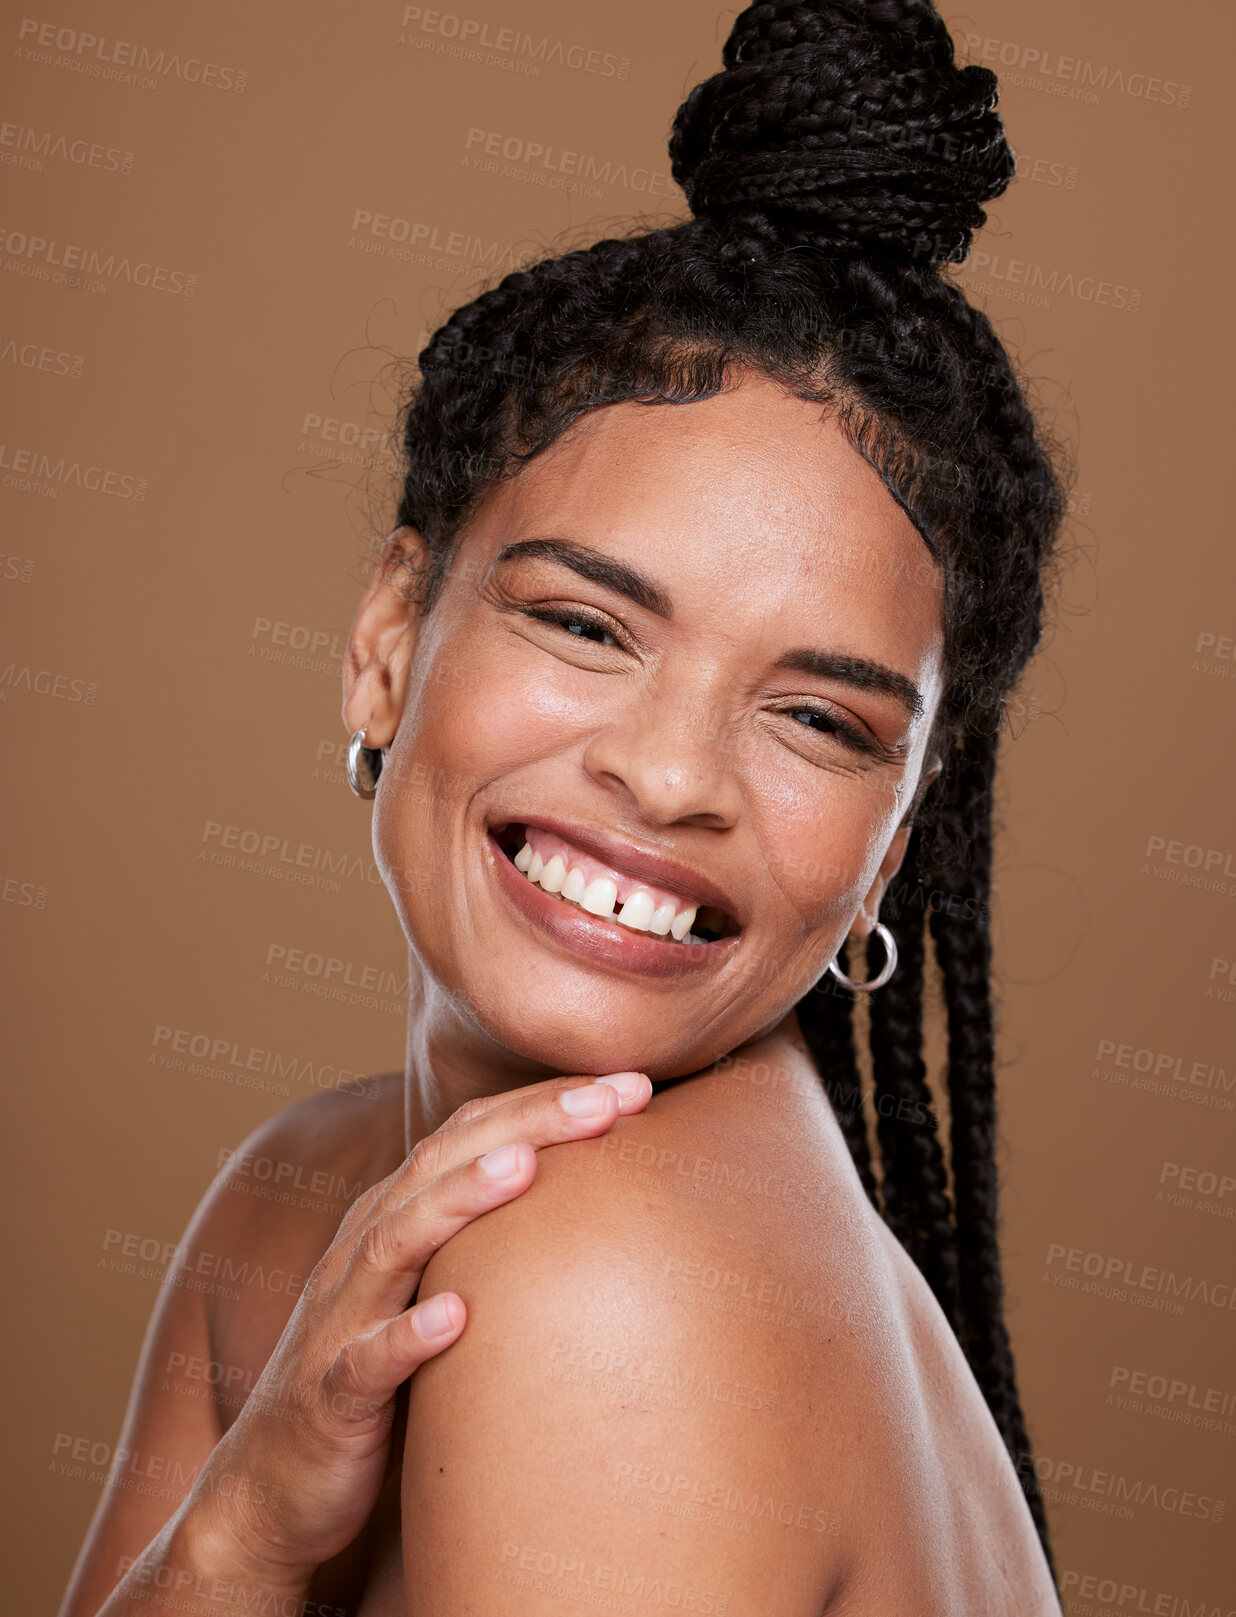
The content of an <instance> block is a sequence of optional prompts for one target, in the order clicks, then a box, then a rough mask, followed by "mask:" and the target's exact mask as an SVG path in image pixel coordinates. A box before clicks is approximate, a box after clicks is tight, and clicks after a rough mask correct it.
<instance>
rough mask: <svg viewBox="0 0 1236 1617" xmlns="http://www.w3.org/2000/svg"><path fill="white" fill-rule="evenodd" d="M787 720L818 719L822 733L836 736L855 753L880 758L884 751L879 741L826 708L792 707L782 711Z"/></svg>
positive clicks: (807, 727) (808, 727) (806, 727)
mask: <svg viewBox="0 0 1236 1617" xmlns="http://www.w3.org/2000/svg"><path fill="white" fill-rule="evenodd" d="M780 711H781V713H782V714H783V715H784V716H785V717H786V718H787V719H794V720H796V721H797V720H800V719H801V718H802V717H803V716H804V715H805V716H806V717H807V718H809V719H818V720H820V721H821V723H822V725H823V726H824V728H823V730H822V731H821V732H820V733H821V734H825V735H835V736H837V737H838V738H839V739H840V740H842V741H844V742H845V744H846V746H848V747H850V748H852V749H853V750H854V751H855V752H861V753H864V754H866V755H869V756H872V757H878V756H879V755H880V753H881V751H882V749H881V747H880V744H879V742H878V741H875V740H874V739H873V738H872V737H871V736H869V735H868V734H867V733H866V731H864V730H860V729H859V728H858V726H857V725H856V724H850V723H849V722H848V721H847V720H846V719H842V718H838V717H837V715H836V714H835V713H833V712H831V711H828V710H827V709H824V708H816V707H790V708H782V709H780ZM813 728H814V726H813V725H810V724H805V725H803V729H805V730H810V729H813Z"/></svg>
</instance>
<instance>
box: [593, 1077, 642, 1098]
mask: <svg viewBox="0 0 1236 1617" xmlns="http://www.w3.org/2000/svg"><path fill="white" fill-rule="evenodd" d="M646 1076H647V1074H646V1073H642V1072H611V1073H609V1074H608V1076H606V1077H604V1078H599V1079H598V1080H597V1082H598V1083H602V1084H609V1085H610V1087H611V1088H613V1089H616V1090H617V1091H618V1093H619V1094H620V1095H621V1096H622V1098H623V1100H634V1099H635V1097H636V1095H638V1094H639V1092H640V1091H641V1090H642V1089H643V1087H644V1079H645V1077H646Z"/></svg>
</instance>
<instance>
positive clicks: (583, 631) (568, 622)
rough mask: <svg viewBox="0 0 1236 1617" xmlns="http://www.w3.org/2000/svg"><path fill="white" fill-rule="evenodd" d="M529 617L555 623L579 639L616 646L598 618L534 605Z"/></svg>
mask: <svg viewBox="0 0 1236 1617" xmlns="http://www.w3.org/2000/svg"><path fill="white" fill-rule="evenodd" d="M528 616H529V617H530V618H536V619H538V621H540V622H541V623H556V624H557V625H558V626H559V627H560V628H562V629H565V630H566V632H567V633H568V634H573V635H575V636H576V638H577V639H579V640H591V641H592V642H593V643H594V644H595V645H610V646H616V645H617V644H618V642H617V640H616V639H615V638H614V636H613V635H612V634H611V633H610V631H609V629H608V627H607V626H606V625H605V624H604V623H602V622H601V621H600V619H598V618H590V617H587V616H585V615H584V614H583V613H580V612H565V611H558V610H555V609H554V608H552V607H536V608H533V609H530V610H529V612H528Z"/></svg>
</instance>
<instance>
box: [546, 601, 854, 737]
mask: <svg viewBox="0 0 1236 1617" xmlns="http://www.w3.org/2000/svg"><path fill="white" fill-rule="evenodd" d="M520 610H521V611H522V612H523V615H524V616H525V617H528V618H533V619H535V621H536V622H538V623H551V624H555V625H556V626H557V627H558V628H560V629H561V630H562V631H563V632H564V633H565V634H569V635H571V636H572V638H573V639H576V640H583V641H586V642H587V643H588V644H590V645H594V646H603V647H605V649H607V650H608V649H610V648H616V649H618V650H623V649H625V648H624V646H623V642H622V641H621V640H620V639H619V638H618V636H617V635H616V634H615V633H614V630H613V627H612V625H611V623H610V621H609V620H608V619H606V618H603V617H599V616H596V615H594V614H593V613H591V612H587V611H584V610H583V609H582V608H580V607H574V606H571V607H567V606H525V607H521V608H520ZM773 711H774V712H776V713H777V714H778V715H779V716H780V717H783V718H787V719H790V720H792V721H794V722H796V723H802V720H803V719H804V718H805V719H807V720H810V721H814V722H809V723H805V724H802V728H803V729H805V730H813V731H815V733H816V734H819V735H828V736H832V737H834V738H835V739H836V740H837V741H839V742H840V743H841V744H842V746H844V747H846V748H847V749H848V750H849V751H851V752H853V753H857V754H859V755H860V756H861V757H864V758H870V759H874V760H878V761H884V760H885V759H886V752H885V748H884V746H883V745H882V743H881V742H880V741H878V740H877V739H876V737H875V736H873V735H870V734H869V733H868V732H867V731H866V730H864V729H862V728H861V726H859V725H857V724H852V723H850V721H849V720H848V719H843V718H841V717H840V716H839V715H838V714H837V713H836V712H834V711H833V710H832V709H831V708H824V707H812V706H810V705H808V704H805V703H799V704H798V705H797V706H795V707H790V708H777V709H774V710H773Z"/></svg>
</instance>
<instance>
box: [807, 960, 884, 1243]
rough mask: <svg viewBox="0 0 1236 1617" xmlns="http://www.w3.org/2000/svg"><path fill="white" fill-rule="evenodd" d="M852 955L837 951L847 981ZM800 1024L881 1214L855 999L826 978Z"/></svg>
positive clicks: (813, 994)
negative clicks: (856, 1043)
mask: <svg viewBox="0 0 1236 1617" xmlns="http://www.w3.org/2000/svg"><path fill="white" fill-rule="evenodd" d="M847 955H848V946H847V945H846V944H843V945H842V946H841V948H840V949H839V950H838V952H837V964H838V966H839V967H840V968H841V970H842V971H843V972H845V974H846V976H847V977H848V976H849V975H850V972H849V970H848V968H847V964H846V960H847ZM798 1025H799V1028H800V1029H801V1031H802V1035H803V1038H804V1039H805V1040H806V1041H807V1048H808V1050H810V1052H811V1059H812V1060H813V1061H814V1062H815V1064H816V1067H817V1068H818V1069H819V1073H820V1081H821V1083H822V1084H823V1085H824V1091H825V1093H826V1094H827V1096H828V1098H829V1101H830V1103H831V1105H832V1109H833V1112H834V1114H835V1116H836V1118H837V1122H838V1124H839V1125H840V1127H841V1132H842V1133H843V1134H844V1135H845V1141H846V1144H847V1145H848V1146H849V1148H850V1155H851V1156H852V1157H853V1158H854V1166H855V1167H856V1168H857V1169H858V1177H859V1179H860V1180H861V1181H862V1186H863V1189H864V1190H865V1191H866V1192H867V1195H868V1197H869V1199H870V1201H871V1204H872V1206H873V1207H875V1208H876V1209H877V1211H878V1210H879V1207H880V1196H879V1193H878V1192H877V1190H876V1182H875V1175H874V1173H873V1172H872V1167H871V1141H870V1139H869V1137H868V1134H867V1119H866V1116H865V1115H864V1112H863V1089H862V1077H861V1074H860V1073H859V1070H858V1060H857V1057H856V1055H855V1050H854V995H853V994H852V993H851V992H850V990H849V989H848V988H844V987H842V985H841V984H840V983H838V982H837V981H836V979H835V978H834V977H832V976H828V975H826V976H824V977H822V978H821V979H820V981H819V982H818V983H817V984H816V986H815V988H814V989H813V990H812V992H811V993H810V994H807V995H805V996H804V997H803V999H802V1000H801V1001H800V1003H799V1006H798Z"/></svg>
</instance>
